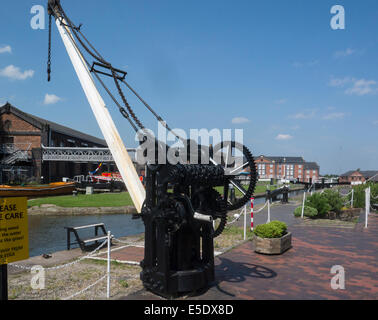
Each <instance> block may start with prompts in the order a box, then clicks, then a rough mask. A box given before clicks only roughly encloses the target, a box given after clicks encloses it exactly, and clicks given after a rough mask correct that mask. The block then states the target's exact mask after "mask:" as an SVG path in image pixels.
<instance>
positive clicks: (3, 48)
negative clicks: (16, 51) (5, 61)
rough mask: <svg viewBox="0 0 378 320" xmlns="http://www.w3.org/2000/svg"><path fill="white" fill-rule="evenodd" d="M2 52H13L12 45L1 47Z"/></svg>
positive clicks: (0, 51)
mask: <svg viewBox="0 0 378 320" xmlns="http://www.w3.org/2000/svg"><path fill="white" fill-rule="evenodd" d="M0 53H12V48H11V46H5V47H0Z"/></svg>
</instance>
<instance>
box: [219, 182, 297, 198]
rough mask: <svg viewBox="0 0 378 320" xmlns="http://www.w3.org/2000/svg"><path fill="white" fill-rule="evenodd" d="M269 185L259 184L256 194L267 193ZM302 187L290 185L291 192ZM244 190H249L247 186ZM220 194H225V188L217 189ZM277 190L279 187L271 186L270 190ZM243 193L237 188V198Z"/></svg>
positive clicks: (266, 183)
mask: <svg viewBox="0 0 378 320" xmlns="http://www.w3.org/2000/svg"><path fill="white" fill-rule="evenodd" d="M268 185H269V182H258V183H257V184H256V188H255V192H254V194H255V195H256V194H258V193H265V192H266V190H267V186H268ZM300 187H302V185H298V184H292V183H291V184H290V189H291V190H295V189H297V188H300ZM243 188H244V189H245V190H247V186H244V185H243ZM215 189H216V190H217V191H218V192H219V193H220V194H223V187H216V188H215ZM276 189H277V186H270V190H271V191H273V190H276ZM241 195H242V194H241V192H240V191H239V190H238V189H236V188H235V196H236V197H241Z"/></svg>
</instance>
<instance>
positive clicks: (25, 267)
mask: <svg viewBox="0 0 378 320" xmlns="http://www.w3.org/2000/svg"><path fill="white" fill-rule="evenodd" d="M107 242H108V240H105V241H104V242H103V243H102V244H101V245H100V246H98V247H97V248H96V249H94V250H93V251H92V252H90V253H89V254H87V255H86V256H84V257H81V258H79V259H77V260H75V261H72V262H69V263H66V264H62V265H59V266H55V267H49V268H44V270H58V269H63V268H66V267H69V266H72V265H74V264H76V263H78V262H80V261H82V260H84V259H87V258H89V257H91V256H93V255H94V253H95V252H96V251H98V250H100V249H101V248H102V247H103V246H105V244H107ZM10 266H12V267H16V268H19V269H23V270H31V269H32V267H28V266H20V265H17V264H10Z"/></svg>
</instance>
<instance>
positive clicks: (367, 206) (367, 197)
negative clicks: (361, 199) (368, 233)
mask: <svg viewBox="0 0 378 320" xmlns="http://www.w3.org/2000/svg"><path fill="white" fill-rule="evenodd" d="M369 213H370V187H369V188H366V189H365V228H367V227H368V219H369Z"/></svg>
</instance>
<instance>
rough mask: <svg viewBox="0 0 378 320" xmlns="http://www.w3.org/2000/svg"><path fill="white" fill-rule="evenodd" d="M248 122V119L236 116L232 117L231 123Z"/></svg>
mask: <svg viewBox="0 0 378 320" xmlns="http://www.w3.org/2000/svg"><path fill="white" fill-rule="evenodd" d="M248 122H250V121H249V119H247V118H243V117H237V118H234V119H232V123H233V124H243V123H248Z"/></svg>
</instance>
